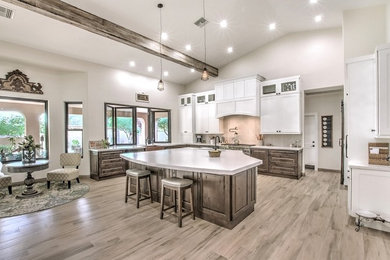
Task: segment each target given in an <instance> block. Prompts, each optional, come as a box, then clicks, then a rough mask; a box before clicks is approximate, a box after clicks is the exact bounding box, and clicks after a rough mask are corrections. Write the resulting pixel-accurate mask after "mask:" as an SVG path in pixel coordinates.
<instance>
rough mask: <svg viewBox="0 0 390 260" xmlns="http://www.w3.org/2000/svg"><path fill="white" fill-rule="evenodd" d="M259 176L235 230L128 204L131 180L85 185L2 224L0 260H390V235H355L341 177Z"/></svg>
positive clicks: (366, 232) (370, 232)
mask: <svg viewBox="0 0 390 260" xmlns="http://www.w3.org/2000/svg"><path fill="white" fill-rule="evenodd" d="M306 174H307V175H306V176H305V177H304V178H302V179H301V180H299V181H297V180H290V179H283V178H277V177H270V176H261V175H259V176H258V180H257V181H258V190H257V203H256V205H255V212H253V213H252V214H251V215H250V216H249V217H247V218H246V219H245V220H244V221H243V222H241V223H240V224H239V225H238V226H236V227H235V228H234V229H233V230H228V229H224V228H221V227H219V226H216V225H214V224H211V223H208V222H206V221H204V220H201V219H198V218H197V219H196V220H195V221H194V220H192V219H190V218H185V219H184V222H183V228H181V229H179V228H178V227H177V225H176V219H175V218H174V217H167V218H166V219H164V220H160V219H159V207H158V206H159V204H158V203H153V204H150V203H149V202H148V201H143V202H141V208H140V209H138V210H137V209H136V208H135V203H134V201H133V200H130V201H129V203H128V204H125V203H124V187H125V186H124V185H125V179H124V177H123V178H115V179H110V180H105V181H101V182H96V181H92V180H87V179H84V180H82V181H84V182H87V183H88V184H89V185H90V189H91V190H90V192H89V193H88V194H87V195H86V196H85V198H81V199H79V200H76V201H73V202H71V203H68V204H66V205H63V206H59V207H56V208H53V209H50V210H46V211H42V212H37V213H33V214H28V215H23V216H17V217H12V218H4V219H0V259H56V260H57V259H110V260H111V259H184V258H185V259H278V260H279V259H354V260H355V259H390V234H389V233H385V232H380V231H375V230H372V229H368V228H362V229H361V231H360V232H359V233H357V232H355V230H354V224H353V220H352V218H349V217H348V213H347V191H346V190H345V189H344V188H343V187H341V186H340V185H339V174H337V173H331V172H314V171H309V172H307V173H306Z"/></svg>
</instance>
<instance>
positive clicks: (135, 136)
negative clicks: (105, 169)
mask: <svg viewBox="0 0 390 260" xmlns="http://www.w3.org/2000/svg"><path fill="white" fill-rule="evenodd" d="M105 125H106V127H105V138H106V139H107V140H108V141H109V143H110V144H111V145H129V144H138V145H145V144H146V142H147V140H150V141H153V142H156V143H164V142H165V143H167V142H170V140H171V138H170V111H169V110H164V109H154V108H145V107H132V106H126V105H118V104H108V103H106V104H105Z"/></svg>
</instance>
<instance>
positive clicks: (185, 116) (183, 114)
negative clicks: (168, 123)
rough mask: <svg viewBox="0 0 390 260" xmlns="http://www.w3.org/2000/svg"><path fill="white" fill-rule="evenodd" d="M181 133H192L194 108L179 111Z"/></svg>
mask: <svg viewBox="0 0 390 260" xmlns="http://www.w3.org/2000/svg"><path fill="white" fill-rule="evenodd" d="M179 120H180V132H182V133H192V106H185V107H180V109H179Z"/></svg>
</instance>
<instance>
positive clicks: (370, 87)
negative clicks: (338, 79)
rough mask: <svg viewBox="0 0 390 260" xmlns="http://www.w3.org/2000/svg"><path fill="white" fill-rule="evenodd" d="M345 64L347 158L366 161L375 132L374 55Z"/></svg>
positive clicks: (366, 162) (357, 161)
mask: <svg viewBox="0 0 390 260" xmlns="http://www.w3.org/2000/svg"><path fill="white" fill-rule="evenodd" d="M345 66H346V68H345V71H346V74H345V92H344V95H345V96H344V100H345V105H344V107H345V113H344V114H345V122H346V124H345V125H346V128H345V130H346V135H348V136H347V140H346V142H347V143H348V145H347V148H348V149H347V150H346V156H347V157H346V159H347V162H348V163H349V162H355V163H365V164H368V155H367V145H368V143H372V142H375V137H376V135H377V130H376V104H377V102H376V69H375V68H376V59H375V56H374V55H371V56H365V57H360V58H354V59H351V60H348V61H347V62H346V65H345Z"/></svg>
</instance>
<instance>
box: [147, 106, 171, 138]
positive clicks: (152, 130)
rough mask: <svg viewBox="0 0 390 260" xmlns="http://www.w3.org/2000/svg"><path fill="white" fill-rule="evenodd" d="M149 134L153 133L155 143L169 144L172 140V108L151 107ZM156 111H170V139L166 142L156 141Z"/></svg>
mask: <svg viewBox="0 0 390 260" xmlns="http://www.w3.org/2000/svg"><path fill="white" fill-rule="evenodd" d="M148 110H149V121H150V122H149V135H150V134H151V133H152V135H153V136H152V140H153V143H156V144H167V143H170V142H171V110H168V109H160V108H149V109H148ZM156 112H157V113H159V112H167V113H168V140H167V141H166V142H163V141H156V128H155V122H156ZM151 122H152V123H151Z"/></svg>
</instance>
